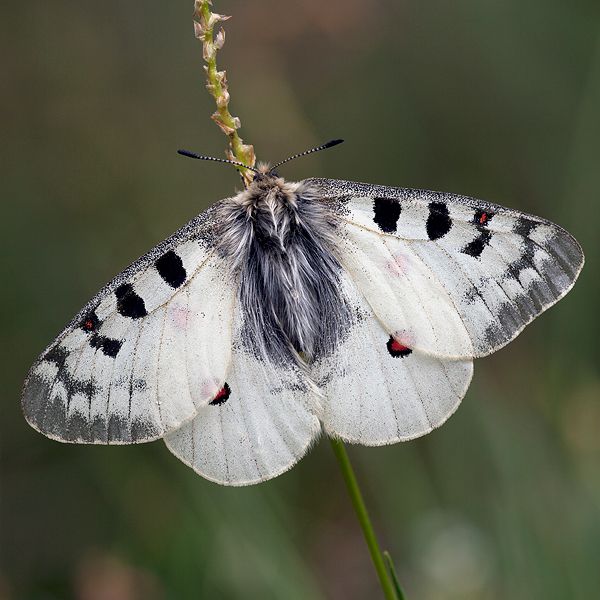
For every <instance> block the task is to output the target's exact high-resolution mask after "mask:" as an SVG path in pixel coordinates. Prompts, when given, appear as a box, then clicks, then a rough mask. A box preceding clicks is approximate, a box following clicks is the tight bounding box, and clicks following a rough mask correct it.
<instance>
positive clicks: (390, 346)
mask: <svg viewBox="0 0 600 600" xmlns="http://www.w3.org/2000/svg"><path fill="white" fill-rule="evenodd" d="M386 346H387V350H388V352H389V354H390V356H392V357H393V358H404V357H405V356H408V355H409V354H412V350H411V349H410V348H409V347H408V346H405V345H404V344H402V343H401V342H399V341H398V340H397V339H396V338H395V337H394V336H390V339H389V340H388V341H387V344H386Z"/></svg>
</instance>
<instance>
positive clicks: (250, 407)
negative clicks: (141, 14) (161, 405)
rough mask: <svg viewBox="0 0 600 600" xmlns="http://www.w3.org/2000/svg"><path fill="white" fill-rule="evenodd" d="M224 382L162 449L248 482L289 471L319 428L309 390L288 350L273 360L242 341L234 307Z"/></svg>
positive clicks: (230, 479) (201, 469) (210, 475)
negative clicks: (230, 352) (232, 333)
mask: <svg viewBox="0 0 600 600" xmlns="http://www.w3.org/2000/svg"><path fill="white" fill-rule="evenodd" d="M234 322H235V325H234V343H233V359H232V363H231V368H230V370H229V373H228V374H227V381H226V385H225V386H224V387H223V388H222V389H221V390H220V393H218V394H217V391H218V390H215V392H214V395H215V396H216V397H215V399H214V400H213V401H212V402H210V403H209V404H208V405H206V406H203V407H202V408H201V409H200V410H199V411H198V413H197V414H196V416H195V417H194V418H193V419H191V420H189V421H187V422H186V423H184V424H183V425H182V426H181V427H179V428H177V429H175V430H173V431H171V432H169V433H168V434H167V435H165V438H164V439H165V443H166V444H167V446H168V448H169V449H170V450H171V452H173V454H175V455H176V456H177V457H178V458H179V459H181V460H182V461H183V462H184V463H186V464H187V465H189V466H190V467H192V468H193V469H194V470H195V471H196V472H197V473H199V474H200V475H202V476H203V477H206V478H207V479H210V480H212V481H215V482H217V483H221V484H225V485H249V484H252V483H258V482H260V481H265V480H267V479H270V478H272V477H275V476H276V475H279V474H281V473H283V472H284V471H287V470H288V469H290V468H291V467H292V466H293V465H294V464H295V463H296V462H297V461H298V460H300V458H302V456H303V455H304V453H305V452H306V450H307V449H308V447H309V445H310V443H311V442H312V441H313V440H314V438H315V437H316V436H317V435H318V433H319V431H320V423H319V420H318V418H317V417H316V416H315V400H316V396H315V388H314V385H312V383H311V382H310V381H309V379H308V378H307V377H306V373H305V372H304V371H303V370H301V369H300V368H299V367H298V365H297V363H296V361H295V360H294V359H293V357H292V355H291V354H290V355H289V360H287V361H286V360H285V359H284V356H283V355H282V356H280V357H279V362H278V363H277V364H275V363H274V362H273V361H272V360H271V359H269V358H268V357H267V356H266V353H261V352H260V349H257V348H248V344H245V343H244V341H243V337H244V319H243V315H242V314H241V309H240V307H239V306H238V307H237V308H236V310H235V318H234Z"/></svg>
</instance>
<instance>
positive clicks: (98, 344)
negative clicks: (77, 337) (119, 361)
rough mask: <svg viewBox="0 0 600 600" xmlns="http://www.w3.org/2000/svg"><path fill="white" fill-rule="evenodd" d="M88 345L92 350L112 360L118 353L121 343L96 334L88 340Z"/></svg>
mask: <svg viewBox="0 0 600 600" xmlns="http://www.w3.org/2000/svg"><path fill="white" fill-rule="evenodd" d="M90 344H91V346H92V348H96V349H99V350H101V351H102V353H103V354H104V355H105V356H108V357H110V358H114V357H115V356H117V354H118V353H119V350H120V349H121V346H122V345H123V342H121V341H120V340H115V339H112V338H109V337H106V336H104V335H98V334H97V333H96V334H94V335H93V336H92V337H91V338H90Z"/></svg>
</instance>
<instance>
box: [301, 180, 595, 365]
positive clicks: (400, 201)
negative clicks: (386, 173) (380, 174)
mask: <svg viewBox="0 0 600 600" xmlns="http://www.w3.org/2000/svg"><path fill="white" fill-rule="evenodd" d="M311 181H312V182H313V183H314V184H315V185H317V186H318V187H319V188H320V190H321V192H322V194H323V198H324V201H327V202H328V203H329V204H330V206H331V209H332V212H333V214H334V215H336V216H337V217H338V223H339V235H340V238H341V243H340V249H339V253H340V258H341V260H342V262H343V264H344V265H345V266H346V267H347V269H348V270H349V271H350V272H351V273H352V276H353V277H354V278H355V281H356V283H357V285H358V286H359V287H360V289H361V291H362V292H363V294H364V295H365V297H366V298H367V301H368V302H369V304H370V305H371V307H372V308H373V310H374V312H375V314H376V316H377V317H378V318H379V319H380V320H381V322H382V323H383V324H384V325H385V327H386V329H388V330H390V331H391V332H393V333H394V335H397V336H400V337H401V338H403V339H405V340H407V342H408V344H409V345H410V346H411V347H412V348H414V349H419V350H422V351H424V352H427V353H431V354H435V355H440V356H448V357H462V356H482V355H486V354H489V353H491V352H494V351H495V350H497V349H498V348H500V347H501V346H503V345H504V344H506V343H508V342H509V341H510V340H512V339H513V338H514V337H516V335H518V333H519V332H520V331H521V330H522V329H523V328H524V327H525V325H527V324H528V323H529V322H530V321H532V320H533V319H534V318H535V317H536V316H537V315H539V314H540V313H541V312H543V311H544V310H546V309H547V308H549V307H550V306H552V305H553V304H554V303H555V302H557V301H558V300H559V299H560V298H562V296H564V295H565V294H566V293H567V292H568V291H569V290H570V289H571V287H572V286H573V284H574V282H575V280H576V278H577V276H578V274H579V272H580V271H581V268H582V266H583V260H584V259H583V253H582V250H581V247H580V246H579V244H578V243H577V241H576V240H575V239H574V238H573V237H572V236H571V235H570V234H569V233H567V232H566V231H564V230H563V229H561V228H560V227H558V226H557V225H554V224H553V223H550V222H549V221H546V220H544V219H541V218H539V217H535V216H532V215H527V214H525V213H521V212H518V211H515V210H510V209H507V208H503V207H501V206H498V205H495V204H490V203H487V202H482V201H480V200H476V199H473V198H467V197H465V196H457V195H454V194H444V193H439V192H426V191H422V190H411V189H405V188H392V187H384V186H375V185H369V184H360V183H353V182H345V181H336V180H329V179H318V180H311Z"/></svg>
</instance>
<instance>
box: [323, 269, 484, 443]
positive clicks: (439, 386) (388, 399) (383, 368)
mask: <svg viewBox="0 0 600 600" xmlns="http://www.w3.org/2000/svg"><path fill="white" fill-rule="evenodd" d="M339 285H340V289H341V293H342V295H343V297H344V299H345V301H346V303H347V305H348V307H349V309H350V310H349V311H348V314H349V315H350V319H351V323H349V327H348V328H347V332H346V335H345V336H343V338H342V339H340V340H339V341H338V345H337V347H336V348H335V352H333V353H332V354H330V355H328V356H324V357H321V358H320V359H319V360H318V361H317V362H316V364H315V365H314V366H313V376H314V377H315V380H316V382H317V384H318V385H319V386H320V388H321V389H322V390H323V396H324V400H323V413H322V420H323V424H324V426H325V429H326V431H327V432H328V433H329V434H330V435H334V436H339V437H341V438H342V439H344V440H347V441H351V442H360V443H362V444H366V445H373V446H376V445H381V444H391V443H394V442H399V441H404V440H408V439H412V438H415V437H418V436H421V435H424V434H426V433H428V432H430V431H431V430H432V429H433V428H435V427H438V426H439V425H441V424H442V423H443V422H444V421H445V420H446V419H447V418H448V417H449V416H450V415H451V414H452V413H453V412H454V411H455V410H456V409H457V408H458V405H459V404H460V401H461V399H462V397H463V396H464V395H465V393H466V391H467V388H468V387H469V383H470V381H471V376H472V373H473V361H472V359H471V358H470V357H469V358H445V357H439V356H433V355H431V354H426V353H424V352H421V351H419V350H414V349H411V348H408V347H406V346H404V345H402V344H400V343H399V342H398V341H397V340H396V339H395V338H394V337H392V336H391V335H390V331H389V330H386V329H385V328H384V327H383V325H382V324H381V322H380V320H379V319H378V318H377V316H376V315H375V313H374V312H373V309H372V308H371V306H370V305H369V303H368V302H367V300H366V299H365V297H364V296H363V294H362V293H361V291H360V290H359V289H358V286H357V285H356V283H355V282H354V280H353V278H352V277H351V275H350V273H349V272H343V273H342V274H341V276H340V282H339Z"/></svg>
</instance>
